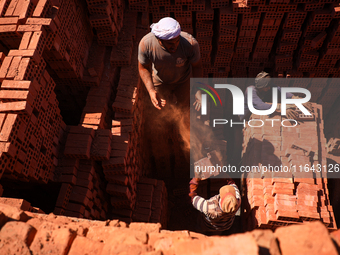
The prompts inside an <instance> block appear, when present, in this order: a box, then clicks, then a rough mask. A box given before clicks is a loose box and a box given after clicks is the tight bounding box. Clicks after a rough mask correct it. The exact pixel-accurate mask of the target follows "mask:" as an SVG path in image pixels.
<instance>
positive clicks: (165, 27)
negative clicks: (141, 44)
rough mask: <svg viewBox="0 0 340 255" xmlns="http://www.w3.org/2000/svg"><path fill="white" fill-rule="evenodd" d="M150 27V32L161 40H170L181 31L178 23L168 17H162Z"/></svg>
mask: <svg viewBox="0 0 340 255" xmlns="http://www.w3.org/2000/svg"><path fill="white" fill-rule="evenodd" d="M150 28H151V32H152V33H153V34H154V35H155V36H156V37H157V38H159V39H162V40H171V39H173V38H176V37H177V36H179V34H180V33H181V26H180V24H179V23H178V22H177V21H176V20H174V19H173V18H170V17H166V18H163V19H161V20H160V21H158V23H153V24H152V25H151V26H150Z"/></svg>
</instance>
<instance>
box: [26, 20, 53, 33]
mask: <svg viewBox="0 0 340 255" xmlns="http://www.w3.org/2000/svg"><path fill="white" fill-rule="evenodd" d="M26 24H27V25H44V26H48V27H49V29H51V31H52V32H55V31H56V30H57V26H56V24H55V22H54V21H53V20H52V19H50V18H28V19H27V21H26Z"/></svg>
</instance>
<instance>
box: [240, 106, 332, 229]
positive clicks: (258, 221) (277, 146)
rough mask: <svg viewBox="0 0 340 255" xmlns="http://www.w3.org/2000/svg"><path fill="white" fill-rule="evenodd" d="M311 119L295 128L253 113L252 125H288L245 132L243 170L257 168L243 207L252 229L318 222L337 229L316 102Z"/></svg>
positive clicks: (320, 120) (249, 177)
mask: <svg viewBox="0 0 340 255" xmlns="http://www.w3.org/2000/svg"><path fill="white" fill-rule="evenodd" d="M313 116H314V118H313V119H312V120H307V119H306V120H304V121H303V122H299V125H298V126H295V127H294V126H293V124H294V123H290V122H289V121H286V120H285V118H284V117H281V116H273V117H272V118H268V116H255V115H252V117H251V119H250V121H255V119H257V121H259V120H258V119H261V120H262V121H263V122H268V121H265V120H267V119H270V120H273V123H279V121H283V123H284V126H281V125H279V124H276V125H275V124H273V126H272V125H266V124H265V125H263V126H262V127H250V126H247V127H246V128H245V129H244V142H243V166H245V167H246V166H248V167H250V168H252V169H253V171H252V172H250V173H249V174H248V175H247V178H246V187H247V197H246V198H245V202H246V203H244V206H245V208H246V211H247V213H246V214H245V218H246V219H247V220H246V223H247V226H248V228H249V229H253V228H276V227H278V226H283V225H290V224H295V223H301V222H304V221H314V220H321V221H322V222H323V223H324V224H325V226H326V227H328V228H330V229H336V222H335V218H334V213H333V208H332V206H331V205H330V200H329V193H328V188H327V173H326V171H325V167H326V166H327V164H326V156H327V152H326V149H325V148H326V147H325V146H326V140H325V138H324V134H323V117H322V107H321V106H320V105H317V104H313ZM275 120H279V121H277V122H275ZM254 123H255V122H254ZM311 138H312V139H311ZM311 141H315V142H311ZM257 167H259V168H257ZM264 167H266V168H264ZM270 167H271V168H270ZM275 168H276V170H275ZM258 169H260V170H261V169H262V170H264V171H262V172H258V171H256V170H258Z"/></svg>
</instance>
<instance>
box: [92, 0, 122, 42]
mask: <svg viewBox="0 0 340 255" xmlns="http://www.w3.org/2000/svg"><path fill="white" fill-rule="evenodd" d="M86 2H87V8H88V11H89V13H90V18H89V20H90V24H91V26H92V28H94V29H95V30H96V35H97V38H98V42H99V44H100V45H105V46H113V45H115V44H117V42H118V34H119V31H120V29H121V28H122V23H123V17H124V1H121V0H104V1H100V0H86Z"/></svg>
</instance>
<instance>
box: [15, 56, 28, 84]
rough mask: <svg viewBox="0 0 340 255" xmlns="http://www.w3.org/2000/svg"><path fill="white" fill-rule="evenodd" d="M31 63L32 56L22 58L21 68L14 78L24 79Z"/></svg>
mask: <svg viewBox="0 0 340 255" xmlns="http://www.w3.org/2000/svg"><path fill="white" fill-rule="evenodd" d="M29 63H30V58H22V59H21V62H20V65H19V68H18V73H17V74H16V76H15V77H14V80H16V81H18V80H24V78H25V74H26V71H27V67H28V64H29Z"/></svg>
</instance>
